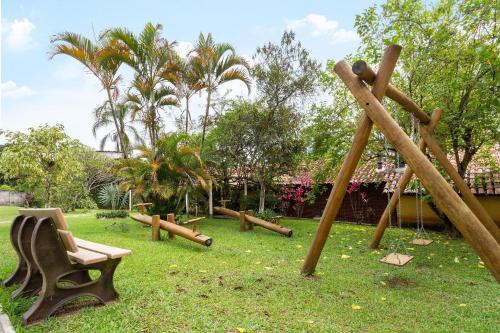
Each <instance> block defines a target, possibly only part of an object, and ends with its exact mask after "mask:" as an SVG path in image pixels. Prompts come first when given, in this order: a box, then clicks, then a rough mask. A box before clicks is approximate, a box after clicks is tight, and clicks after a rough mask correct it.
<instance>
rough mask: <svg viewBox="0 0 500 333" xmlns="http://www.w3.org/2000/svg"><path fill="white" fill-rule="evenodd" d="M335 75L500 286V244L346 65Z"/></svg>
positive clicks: (339, 64)
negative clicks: (402, 158) (401, 157)
mask: <svg viewBox="0 0 500 333" xmlns="http://www.w3.org/2000/svg"><path fill="white" fill-rule="evenodd" d="M335 72H336V73H337V74H338V76H339V77H340V78H341V80H342V81H343V82H344V84H345V85H346V86H347V88H348V89H349V90H350V91H351V93H352V94H353V95H354V97H355V98H356V100H357V101H358V103H359V105H361V107H362V108H363V109H364V110H365V111H366V113H367V114H368V115H369V117H370V119H371V120H372V121H373V122H374V123H375V124H376V125H377V127H378V128H379V129H380V130H381V132H382V133H383V134H384V136H385V137H386V138H387V140H388V141H389V142H390V143H391V144H392V145H393V146H394V147H395V148H396V149H397V150H398V152H399V153H400V154H401V155H402V156H403V157H404V160H405V162H406V163H407V164H408V165H409V166H410V168H412V170H413V171H414V172H415V174H416V175H417V177H418V178H420V180H421V181H422V183H423V185H424V187H425V188H426V189H427V190H428V191H429V193H430V194H431V195H432V197H433V199H434V200H435V201H436V204H437V206H438V207H439V209H441V210H442V211H443V212H444V213H445V214H446V215H447V216H448V217H449V219H450V220H451V221H452V222H453V224H454V225H455V226H456V227H457V229H458V230H459V231H460V232H461V233H462V235H463V236H464V238H465V240H466V241H467V242H468V243H469V244H470V245H471V246H472V247H473V248H474V250H475V251H476V253H477V254H478V255H479V256H480V257H481V259H482V260H483V262H484V263H485V265H486V266H487V267H488V268H489V269H490V271H491V272H492V274H493V276H494V277H495V279H496V280H497V281H498V282H500V244H498V243H497V241H496V240H495V238H494V237H493V236H492V235H491V234H490V232H489V231H488V230H487V229H486V228H485V227H484V225H483V224H482V223H481V222H480V221H479V219H478V218H477V217H476V216H475V215H474V213H473V212H472V211H471V210H470V208H469V207H468V206H467V205H466V204H465V203H464V202H463V201H462V200H461V199H460V197H459V196H458V194H457V193H456V192H455V191H454V190H453V188H452V187H451V186H450V185H449V184H448V182H447V181H446V180H445V179H444V178H443V176H442V175H441V174H440V173H439V171H438V170H437V169H436V168H435V167H434V165H433V164H432V163H431V162H430V161H429V160H428V159H427V157H426V156H425V155H424V154H423V153H422V152H421V151H420V150H419V149H418V147H417V146H416V145H415V144H414V143H413V142H412V141H411V139H410V138H409V137H408V136H407V135H406V133H405V132H404V131H403V130H402V129H401V128H400V127H399V126H398V124H396V122H395V121H394V119H392V117H391V116H390V115H389V113H388V112H387V110H385V108H384V107H383V106H382V104H380V102H379V101H378V100H377V98H375V96H373V94H372V93H371V92H370V91H369V90H368V88H367V87H366V86H365V85H364V84H363V82H362V81H360V80H359V78H358V77H357V76H356V75H355V74H354V73H353V72H352V70H351V67H350V66H349V64H348V63H347V62H346V61H340V62H338V63H337V64H336V66H335Z"/></svg>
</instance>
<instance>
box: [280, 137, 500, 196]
mask: <svg viewBox="0 0 500 333" xmlns="http://www.w3.org/2000/svg"><path fill="white" fill-rule="evenodd" d="M490 153H491V157H492V158H493V159H494V160H496V161H497V164H498V165H500V145H496V146H495V147H494V148H493V149H492V150H491V152H490ZM449 160H450V162H451V163H452V165H453V166H455V165H456V163H455V160H454V158H452V157H451V156H450V157H449ZM398 171H399V172H398ZM402 174H403V170H396V169H395V168H394V163H392V162H388V163H385V164H383V167H382V169H381V170H377V162H376V161H375V160H369V161H367V162H364V163H363V164H361V165H358V167H357V168H356V171H355V172H354V175H353V177H352V179H351V182H359V183H385V186H384V191H389V192H393V191H394V189H395V188H396V187H397V184H398V181H399V178H400V177H401V175H402ZM336 175H337V172H332V176H333V177H332V178H331V179H328V180H327V181H326V183H329V184H332V183H333V182H334V178H335V176H336ZM311 176H312V172H311V171H309V170H304V172H303V173H301V174H300V175H299V176H298V177H293V178H292V177H282V182H283V183H288V184H290V183H291V184H300V177H311ZM446 178H447V180H448V181H449V183H450V184H452V185H453V181H451V179H449V177H446ZM464 178H465V182H466V183H467V185H468V186H469V188H470V190H471V192H472V193H474V194H479V195H500V173H499V172H497V171H496V170H492V169H491V168H490V167H489V166H488V165H487V164H485V163H481V161H478V160H473V161H471V163H470V164H469V167H468V170H467V173H466V174H465V177H464ZM413 179H415V176H413ZM404 193H414V191H413V190H412V189H411V188H410V187H409V186H408V187H407V188H406V189H405V191H404Z"/></svg>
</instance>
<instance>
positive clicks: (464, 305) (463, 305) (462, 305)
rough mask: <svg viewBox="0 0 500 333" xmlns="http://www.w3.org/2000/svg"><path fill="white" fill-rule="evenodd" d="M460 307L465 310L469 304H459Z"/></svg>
mask: <svg viewBox="0 0 500 333" xmlns="http://www.w3.org/2000/svg"><path fill="white" fill-rule="evenodd" d="M458 306H461V307H463V308H464V307H466V306H467V304H465V303H460V304H458Z"/></svg>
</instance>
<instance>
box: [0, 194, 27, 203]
mask: <svg viewBox="0 0 500 333" xmlns="http://www.w3.org/2000/svg"><path fill="white" fill-rule="evenodd" d="M25 203H26V193H24V192H14V191H0V206H23V205H24V204H25Z"/></svg>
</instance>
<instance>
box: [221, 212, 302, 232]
mask: <svg viewBox="0 0 500 333" xmlns="http://www.w3.org/2000/svg"><path fill="white" fill-rule="evenodd" d="M214 211H216V212H217V213H220V214H224V215H227V216H231V217H233V218H235V219H240V216H241V214H240V213H241V212H237V211H234V210H232V209H229V208H224V207H214ZM244 217H245V221H247V222H249V223H251V224H255V225H258V226H260V227H263V228H265V229H269V230H271V231H275V232H277V233H280V234H282V235H285V236H287V237H292V234H293V231H292V230H291V229H288V228H285V227H283V226H280V225H276V224H273V223H271V222H267V221H264V220H262V219H259V218H257V217H255V216H250V215H247V214H244ZM240 221H241V220H240Z"/></svg>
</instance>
